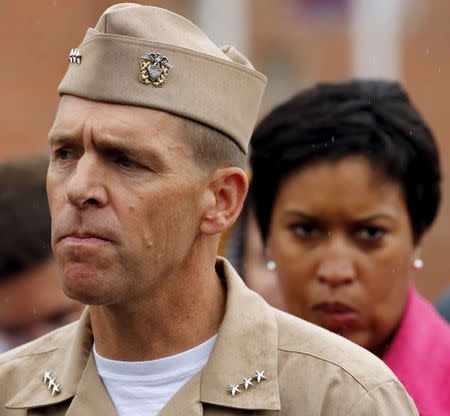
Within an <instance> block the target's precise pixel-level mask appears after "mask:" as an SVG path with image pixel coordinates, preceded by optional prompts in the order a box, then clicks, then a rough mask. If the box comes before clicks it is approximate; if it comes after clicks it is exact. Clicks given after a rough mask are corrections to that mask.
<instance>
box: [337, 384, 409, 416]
mask: <svg viewBox="0 0 450 416" xmlns="http://www.w3.org/2000/svg"><path fill="white" fill-rule="evenodd" d="M388 384H400V383H399V382H398V381H397V380H391V381H387V382H386V383H382V384H378V385H377V386H375V387H373V388H371V389H370V390H367V392H366V393H365V394H364V396H363V397H361V399H359V400H358V401H357V402H356V403H355V404H354V405H353V406H352V408H351V409H350V410H349V411H348V412H347V413H346V414H345V416H350V415H351V414H352V412H353V409H354V408H355V407H356V406H357V405H358V404H359V403H361V402H362V401H363V400H365V399H366V398H367V397H370V395H371V394H372V392H373V391H375V390H378V389H379V388H381V387H383V386H386V385H388ZM405 393H406V391H405V390H404V389H402V395H403V396H405ZM370 398H371V399H372V397H370ZM406 399H407V402H408V406H409V410H411V414H414V409H413V408H412V407H411V400H409V398H408V397H406Z"/></svg>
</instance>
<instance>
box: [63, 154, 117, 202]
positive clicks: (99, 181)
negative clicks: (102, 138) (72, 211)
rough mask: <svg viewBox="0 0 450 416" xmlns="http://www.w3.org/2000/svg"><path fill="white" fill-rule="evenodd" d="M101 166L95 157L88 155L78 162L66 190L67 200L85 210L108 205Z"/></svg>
mask: <svg viewBox="0 0 450 416" xmlns="http://www.w3.org/2000/svg"><path fill="white" fill-rule="evenodd" d="M100 165H101V164H99V163H98V162H97V161H96V159H95V158H94V157H92V156H90V155H86V154H85V155H83V156H82V157H81V158H80V159H79V160H78V163H77V166H76V168H75V170H74V171H73V173H72V176H71V177H70V179H69V181H68V183H67V188H66V197H67V200H68V201H69V202H70V203H71V204H72V205H74V206H76V207H77V208H79V209H85V208H87V207H89V206H94V207H97V208H101V207H104V206H105V205H106V204H107V203H108V192H107V189H106V187H105V183H104V180H103V174H102V169H101V167H100Z"/></svg>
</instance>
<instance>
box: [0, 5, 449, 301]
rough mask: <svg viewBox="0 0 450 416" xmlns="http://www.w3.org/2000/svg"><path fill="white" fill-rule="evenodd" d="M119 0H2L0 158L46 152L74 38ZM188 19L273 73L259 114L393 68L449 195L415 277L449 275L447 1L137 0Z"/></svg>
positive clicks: (439, 286)
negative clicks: (432, 142)
mask: <svg viewBox="0 0 450 416" xmlns="http://www.w3.org/2000/svg"><path fill="white" fill-rule="evenodd" d="M114 3H116V1H106V0H76V1H70V0H33V1H31V0H27V1H25V0H22V1H20V0H0V54H1V55H0V62H1V66H0V74H1V76H0V91H1V92H2V99H1V102H0V122H1V128H2V133H1V135H2V146H1V147H0V161H4V160H10V159H14V158H17V157H24V156H28V155H30V154H33V153H37V152H40V151H45V149H46V146H47V132H48V129H49V128H50V126H51V123H52V121H53V117H54V112H55V109H56V105H57V102H58V96H57V94H56V87H57V85H58V83H59V81H60V80H61V78H62V76H63V74H64V72H65V70H66V68H67V65H68V54H69V51H70V49H71V48H74V47H76V46H78V44H79V43H80V41H81V39H82V37H83V36H84V33H85V31H86V28H87V27H89V26H93V25H95V22H96V21H97V19H98V17H99V15H100V14H101V12H102V11H103V10H104V9H105V8H106V7H108V6H110V5H112V4H114ZM139 3H141V4H151V5H154V6H160V7H164V8H167V9H170V10H172V11H174V12H177V13H180V14H182V15H184V16H186V17H187V18H189V19H191V20H192V21H194V22H195V23H197V24H198V25H199V26H201V27H202V29H203V30H204V31H206V32H207V33H208V34H209V35H210V37H211V38H212V39H213V40H214V41H215V42H217V43H219V44H228V43H232V44H234V45H236V46H237V47H238V49H240V50H242V51H243V52H244V53H245V54H247V55H248V56H249V57H250V59H251V60H252V62H253V63H254V65H255V67H256V68H257V69H258V70H260V71H261V72H263V73H265V74H266V75H267V76H268V78H269V83H268V87H267V91H266V95H265V100H264V104H263V108H262V112H261V115H263V114H264V113H266V112H267V111H268V110H270V109H271V108H272V107H273V105H275V104H277V103H279V102H280V101H282V100H284V99H286V98H288V97H289V96H291V95H293V94H294V93H295V92H296V91H298V90H299V89H301V88H304V87H307V86H310V85H311V84H313V83H315V82H318V81H325V80H338V79H345V78H350V77H384V78H390V79H398V80H399V81H401V82H402V84H403V85H404V86H405V88H406V90H407V91H408V92H409V94H410V96H411V98H412V99H413V101H414V102H415V104H416V105H417V107H418V108H419V110H420V111H421V112H422V114H424V115H425V118H426V120H427V121H428V122H429V124H430V125H431V126H432V128H433V131H434V133H435V135H436V138H437V141H438V144H439V147H440V150H441V156H442V166H443V170H444V175H445V179H444V187H443V193H444V201H443V204H442V207H441V210H440V215H439V217H438V220H437V221H436V223H435V225H434V226H433V228H432V230H431V233H429V235H427V236H426V237H425V240H424V244H423V246H424V250H423V258H424V262H425V267H424V269H423V271H422V272H420V273H419V275H418V278H417V286H418V288H419V290H420V291H421V292H422V293H423V294H424V295H425V296H426V297H427V298H428V299H431V300H434V299H435V298H436V297H437V296H438V295H439V294H440V293H441V292H442V290H443V289H444V288H445V287H446V286H447V285H448V284H449V283H450V278H449V276H450V241H449V238H448V236H449V234H450V199H449V198H450V182H449V180H448V178H449V173H450V172H449V171H450V169H449V167H450V163H449V161H450V87H449V84H450V54H449V52H448V51H449V46H450V24H449V22H450V2H448V1H443V0H161V1H140V2H139Z"/></svg>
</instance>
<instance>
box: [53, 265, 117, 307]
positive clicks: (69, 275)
mask: <svg viewBox="0 0 450 416" xmlns="http://www.w3.org/2000/svg"><path fill="white" fill-rule="evenodd" d="M102 275H103V273H98V272H97V271H95V270H93V269H92V268H89V267H87V266H85V265H81V264H76V265H70V266H68V267H65V268H64V270H63V285H62V286H63V290H64V293H65V294H66V296H68V297H69V298H71V299H74V300H76V301H78V302H81V303H83V304H85V305H102V304H105V303H108V300H107V298H108V297H109V296H108V294H107V293H108V287H109V285H108V282H107V281H106V280H105V279H103V277H105V276H102Z"/></svg>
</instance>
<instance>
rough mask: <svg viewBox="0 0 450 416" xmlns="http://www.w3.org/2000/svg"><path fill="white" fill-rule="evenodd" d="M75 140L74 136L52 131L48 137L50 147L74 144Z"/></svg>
mask: <svg viewBox="0 0 450 416" xmlns="http://www.w3.org/2000/svg"><path fill="white" fill-rule="evenodd" d="M74 140H75V138H74V137H73V136H71V135H70V134H67V133H65V132H62V131H50V133H49V135H48V144H49V145H50V146H57V145H61V144H67V143H72V142H73V141H74Z"/></svg>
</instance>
